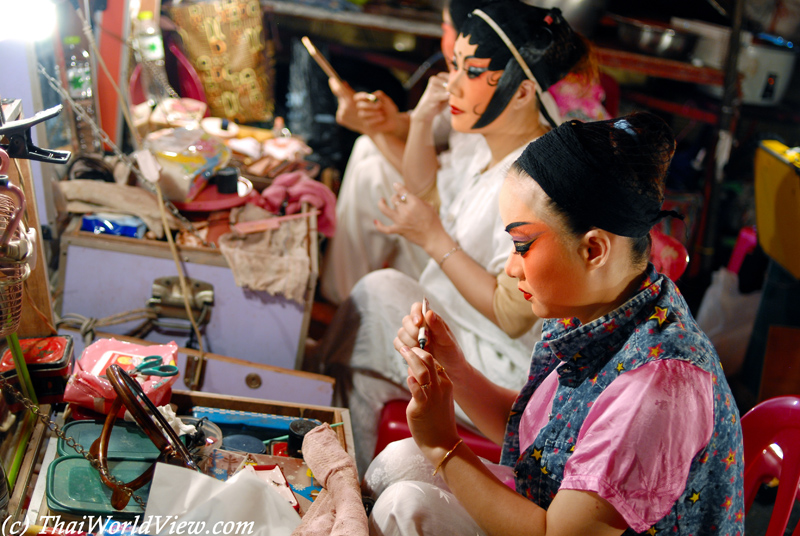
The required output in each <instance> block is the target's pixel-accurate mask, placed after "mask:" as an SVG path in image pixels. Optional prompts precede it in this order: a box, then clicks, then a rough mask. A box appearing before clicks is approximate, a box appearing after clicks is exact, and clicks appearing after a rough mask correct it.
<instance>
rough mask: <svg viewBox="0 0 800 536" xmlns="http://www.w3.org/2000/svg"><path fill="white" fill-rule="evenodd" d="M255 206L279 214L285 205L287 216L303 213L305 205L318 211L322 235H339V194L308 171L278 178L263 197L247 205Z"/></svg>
mask: <svg viewBox="0 0 800 536" xmlns="http://www.w3.org/2000/svg"><path fill="white" fill-rule="evenodd" d="M251 202H252V203H255V204H257V205H258V206H260V207H262V208H265V209H267V210H269V211H270V212H272V213H273V214H276V213H278V212H279V211H280V209H281V207H282V206H283V204H284V202H286V207H285V213H286V214H295V213H297V212H300V210H301V209H302V207H303V203H308V204H309V205H311V206H313V207H316V208H317V209H318V210H319V216H318V217H317V226H318V228H319V232H321V233H322V234H324V235H325V236H327V237H331V236H333V233H335V232H336V195H335V194H334V193H333V192H332V191H331V189H330V188H328V187H327V186H325V185H324V184H322V183H321V182H319V181H315V180H314V179H312V178H310V177H309V176H308V174H307V173H306V172H305V171H302V170H300V171H293V172H291V173H284V174H282V175H278V176H277V177H276V178H275V180H274V181H272V184H270V185H269V186H268V187H267V188H265V189H264V191H263V192H261V196H257V195H256V196H252V197H251V198H249V199H248V203H251Z"/></svg>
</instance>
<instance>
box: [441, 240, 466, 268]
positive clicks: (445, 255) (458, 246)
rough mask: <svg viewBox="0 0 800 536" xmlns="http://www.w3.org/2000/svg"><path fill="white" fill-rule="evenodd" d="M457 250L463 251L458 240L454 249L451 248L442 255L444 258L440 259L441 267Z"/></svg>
mask: <svg viewBox="0 0 800 536" xmlns="http://www.w3.org/2000/svg"><path fill="white" fill-rule="evenodd" d="M456 251H461V246H460V245H459V243H458V242H456V247H454V248H453V249H451V250H450V251H448V252H447V253H445V254H444V255H443V256H442V260H440V261H439V268H441V267H442V265H443V264H444V261H446V260H447V258H448V257H449V256H450V255H452V254H453V253H455V252H456Z"/></svg>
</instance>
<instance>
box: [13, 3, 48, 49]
mask: <svg viewBox="0 0 800 536" xmlns="http://www.w3.org/2000/svg"><path fill="white" fill-rule="evenodd" d="M0 13H2V14H3V21H5V23H4V25H3V26H4V28H3V31H2V32H0V41H5V40H11V39H13V40H16V41H28V42H33V41H41V40H42V39H47V38H48V37H52V36H53V30H54V29H55V27H56V6H55V5H54V4H53V2H52V0H25V1H24V2H20V1H19V0H0Z"/></svg>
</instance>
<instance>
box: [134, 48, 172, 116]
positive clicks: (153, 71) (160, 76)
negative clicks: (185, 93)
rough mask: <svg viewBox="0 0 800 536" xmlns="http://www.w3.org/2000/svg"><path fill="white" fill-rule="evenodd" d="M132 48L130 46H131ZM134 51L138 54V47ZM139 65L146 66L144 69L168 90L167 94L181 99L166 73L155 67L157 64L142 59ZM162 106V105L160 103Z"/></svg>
mask: <svg viewBox="0 0 800 536" xmlns="http://www.w3.org/2000/svg"><path fill="white" fill-rule="evenodd" d="M129 46H130V45H129ZM133 49H134V50H136V51H137V52H138V50H137V49H138V47H133ZM139 63H141V64H142V65H144V68H145V69H147V70H148V71H149V72H150V76H152V77H153V79H154V80H156V81H157V82H158V83H159V84H160V85H161V87H163V88H164V89H166V90H167V94H168V95H169V96H170V97H172V98H173V99H180V98H181V96H180V95H178V93H177V92H176V91H175V89H174V88H173V87H172V85H170V83H169V80H167V79H166V74H165V73H164V70H163V69H158V68H157V67H156V65H155V62H153V61H149V60H146V59H144V58H142V59H141V60H140V61H139ZM159 104H160V103H159Z"/></svg>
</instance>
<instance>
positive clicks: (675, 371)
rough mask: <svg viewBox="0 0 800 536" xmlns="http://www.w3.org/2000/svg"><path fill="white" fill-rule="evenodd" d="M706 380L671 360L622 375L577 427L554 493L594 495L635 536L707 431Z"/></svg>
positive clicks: (665, 503) (710, 413) (678, 484)
mask: <svg viewBox="0 0 800 536" xmlns="http://www.w3.org/2000/svg"><path fill="white" fill-rule="evenodd" d="M713 420H714V400H713V378H712V376H711V374H709V373H707V372H705V371H703V370H702V369H700V368H699V367H697V366H695V365H692V364H691V363H687V362H684V361H678V360H659V361H654V362H651V363H648V364H646V365H642V366H641V367H639V368H638V369H636V370H632V371H630V372H626V373H625V374H622V375H621V376H620V377H619V378H618V379H617V380H615V381H613V382H612V383H611V385H609V386H608V387H607V388H606V390H605V391H603V393H602V394H601V395H600V396H599V397H598V398H597V400H596V401H595V403H594V404H593V406H592V409H591V410H590V411H589V414H588V415H587V417H586V420H585V421H584V424H583V426H582V427H581V431H580V433H579V435H578V440H577V441H576V444H575V451H574V453H573V454H572V456H571V457H570V458H569V460H568V461H567V464H566V466H565V467H564V479H563V481H562V483H561V488H560V489H572V490H582V491H593V492H596V493H597V494H598V495H600V496H601V497H603V498H604V499H605V500H607V501H608V502H609V503H611V505H612V506H614V508H615V509H616V510H617V511H618V512H619V513H620V515H622V517H623V518H624V519H625V521H626V522H627V523H628V525H629V526H630V527H631V528H632V529H633V530H635V531H636V532H644V531H645V530H647V529H648V528H650V527H651V526H652V525H653V524H654V523H655V522H656V521H658V520H659V519H661V518H662V517H664V516H665V515H666V514H667V513H668V512H669V510H670V508H671V507H672V505H673V503H674V502H675V501H676V500H677V499H678V497H680V495H681V493H683V491H684V487H685V485H686V478H687V477H688V475H689V468H690V465H691V463H692V458H694V456H695V454H697V453H698V452H699V451H700V449H702V448H703V447H704V446H705V445H706V444H707V443H708V441H709V440H710V438H711V433H712V431H713V427H714V425H713Z"/></svg>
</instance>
